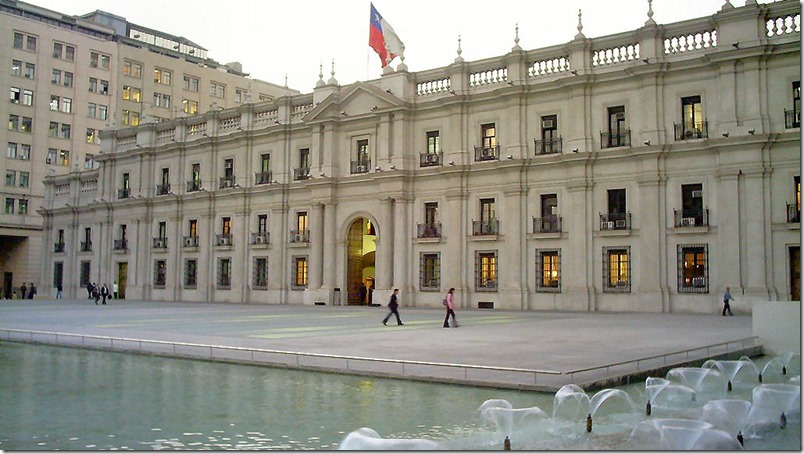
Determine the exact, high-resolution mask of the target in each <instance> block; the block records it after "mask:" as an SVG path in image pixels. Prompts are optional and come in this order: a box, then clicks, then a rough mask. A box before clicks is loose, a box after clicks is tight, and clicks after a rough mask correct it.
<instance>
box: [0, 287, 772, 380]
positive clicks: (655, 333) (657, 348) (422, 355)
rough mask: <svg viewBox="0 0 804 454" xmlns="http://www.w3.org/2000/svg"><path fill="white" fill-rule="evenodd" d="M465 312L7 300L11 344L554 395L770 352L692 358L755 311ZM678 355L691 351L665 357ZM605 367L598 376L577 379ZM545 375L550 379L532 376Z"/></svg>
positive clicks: (1, 328) (731, 335) (732, 336)
mask: <svg viewBox="0 0 804 454" xmlns="http://www.w3.org/2000/svg"><path fill="white" fill-rule="evenodd" d="M456 313H457V319H458V323H459V324H460V327H459V328H450V329H445V328H443V327H442V325H443V321H444V311H443V310H441V309H431V308H409V307H401V308H400V314H401V316H402V321H403V322H404V326H397V325H396V321H395V319H393V318H392V319H390V320H389V322H388V326H383V325H382V323H381V320H382V319H383V318H384V317H385V315H386V314H387V308H385V307H355V306H337V307H332V306H288V305H248V304H225V303H189V302H147V301H128V300H111V301H110V303H109V304H108V305H106V306H102V305H100V306H96V305H95V304H94V303H93V302H91V301H88V300H0V340H14V341H33V342H45V343H51V344H54V343H55V344H68V345H74V344H75V343H76V342H77V341H76V339H77V338H76V337H75V336H67V335H81V336H89V337H90V338H89V339H82V340H81V345H84V346H89V347H96V348H112V349H123V350H133V349H137V348H142V347H141V345H142V342H140V343H139V345H140V347H137V346H136V345H135V343H133V342H132V341H117V342H116V343H115V342H114V341H112V342H111V343H109V342H108V341H106V340H104V341H98V340H97V339H93V338H92V336H100V337H102V338H103V339H106V338H116V339H128V340H132V339H133V340H142V341H162V342H167V343H181V344H182V345H183V344H199V345H204V346H222V347H236V348H237V349H235V350H234V351H232V352H229V353H227V350H225V349H222V350H214V349H211V348H200V347H199V348H191V347H186V346H182V345H180V346H179V348H178V349H177V347H176V346H173V347H171V348H167V347H164V345H161V344H160V345H159V346H158V347H159V348H151V349H150V350H149V349H148V348H145V349H144V351H146V352H150V353H157V354H167V355H176V356H197V357H203V356H204V355H206V356H208V357H210V356H211V357H212V359H218V360H224V361H226V360H232V361H237V362H246V363H250V362H253V363H277V364H279V365H283V366H287V367H301V368H311V369H319V370H332V371H341V372H346V373H358V374H359V373H366V374H370V375H381V376H391V377H405V378H412V379H423V380H434V381H444V382H455V383H466V384H479V385H483V386H501V387H506V388H520V389H536V390H545V391H554V390H555V389H557V388H559V387H560V386H561V385H563V384H566V383H570V382H573V383H577V384H580V385H583V386H587V387H599V386H601V383H606V382H608V383H617V382H621V381H622V380H625V379H627V377H634V378H638V377H641V376H644V375H645V373H646V372H648V371H652V372H654V373H655V375H659V374H658V373H656V372H657V371H660V370H662V369H663V370H665V371H666V369H667V368H669V366H672V365H677V364H682V363H685V362H687V361H692V360H699V361H700V360H702V359H707V358H709V357H713V356H715V355H723V354H729V353H730V354H731V356H739V355H740V354H743V353H748V354H751V353H756V352H758V351H759V349H757V348H753V349H752V348H751V347H752V346H753V340H750V341H743V342H738V343H735V344H729V345H720V346H719V347H714V348H711V349H709V350H708V351H707V350H706V349H701V350H694V351H692V352H691V354H690V353H684V351H687V350H690V349H696V348H699V347H705V346H709V345H715V344H721V343H724V342H729V341H737V340H739V339H745V338H750V337H751V317H750V316H745V315H737V316H734V317H722V316H720V315H719V314H711V315H695V314H649V313H600V312H598V313H588V312H582V313H577V312H532V311H529V312H519V311H503V310H496V309H495V310H470V309H458V310H456ZM41 332H48V333H61V337H59V336H53V335H44V334H32V333H41ZM746 342H747V343H746ZM145 344H147V342H145ZM163 347H164V348H163ZM241 349H246V350H256V351H257V354H256V355H255V353H254V352H251V353H250V354H246V353H244V352H243V351H242V350H241ZM213 350H214V351H213ZM263 350H268V351H281V352H295V353H300V354H303V355H301V356H299V355H296V356H295V357H293V358H292V359H289V358H290V357H291V356H293V355H288V354H281V355H271V354H268V353H265V352H263ZM209 352H212V353H211V354H210V353H209ZM673 352H681V353H678V354H676V355H670V356H664V355H666V354H668V353H673ZM307 354H313V356H305V355H307ZM316 355H318V356H316ZM329 355H332V356H329ZM654 356H657V357H656V358H653V359H647V360H642V361H640V363H636V362H633V360H637V359H640V358H648V357H654ZM255 358H257V359H255ZM343 358H346V360H343ZM735 359H736V358H735ZM623 362H625V363H626V364H622V365H619V366H618V365H617V364H618V363H623ZM607 365H614V366H613V367H606V366H607ZM598 366H600V368H598V369H595V370H593V371H590V372H581V373H576V374H572V375H569V374H568V373H569V372H570V371H574V370H578V369H585V368H595V367H598ZM533 370H537V371H546V372H547V373H545V374H540V373H532V372H529V371H533ZM640 374H641V375H640ZM663 375H664V372H662V373H661V376H663ZM642 379H644V378H642Z"/></svg>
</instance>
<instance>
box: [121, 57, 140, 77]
mask: <svg viewBox="0 0 804 454" xmlns="http://www.w3.org/2000/svg"><path fill="white" fill-rule="evenodd" d="M123 75H124V76H129V77H133V78H135V79H140V78H142V65H141V64H140V63H135V62H133V61H129V60H126V61H124V62H123Z"/></svg>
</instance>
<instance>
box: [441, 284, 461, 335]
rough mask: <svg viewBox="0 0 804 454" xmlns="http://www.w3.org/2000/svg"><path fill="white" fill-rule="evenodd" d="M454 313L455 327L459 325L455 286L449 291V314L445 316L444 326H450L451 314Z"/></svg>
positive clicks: (453, 321)
mask: <svg viewBox="0 0 804 454" xmlns="http://www.w3.org/2000/svg"><path fill="white" fill-rule="evenodd" d="M450 315H452V324H453V328H457V327H458V320H455V288H454V287H452V288H450V289H449V291H448V292H447V316H446V317H445V318H444V328H449V316H450Z"/></svg>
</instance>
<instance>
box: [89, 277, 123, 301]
mask: <svg viewBox="0 0 804 454" xmlns="http://www.w3.org/2000/svg"><path fill="white" fill-rule="evenodd" d="M116 285H117V284H115V286H116ZM87 296H88V297H89V299H90V300H92V299H94V300H95V304H98V301H99V300H100V299H101V298H103V302H102V303H101V304H106V298H109V299H112V294H111V292H109V287H108V286H106V284H103V285H102V286H100V287H98V285H97V284H95V283H94V282H90V283H89V284H87Z"/></svg>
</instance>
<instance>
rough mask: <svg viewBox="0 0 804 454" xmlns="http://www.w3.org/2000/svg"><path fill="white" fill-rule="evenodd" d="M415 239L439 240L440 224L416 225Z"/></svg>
mask: <svg viewBox="0 0 804 454" xmlns="http://www.w3.org/2000/svg"><path fill="white" fill-rule="evenodd" d="M416 238H441V223H440V222H433V223H430V224H416Z"/></svg>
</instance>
